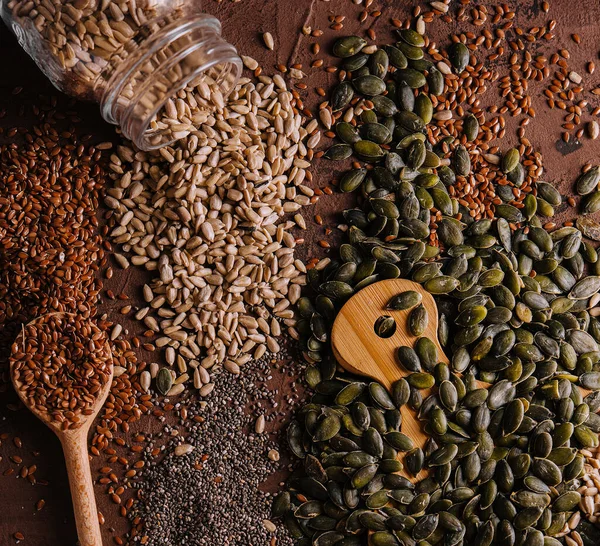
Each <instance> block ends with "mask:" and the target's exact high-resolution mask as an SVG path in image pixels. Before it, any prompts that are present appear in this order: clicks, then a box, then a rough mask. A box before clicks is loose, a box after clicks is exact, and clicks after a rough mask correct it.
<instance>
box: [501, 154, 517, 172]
mask: <svg viewBox="0 0 600 546" xmlns="http://www.w3.org/2000/svg"><path fill="white" fill-rule="evenodd" d="M520 160H521V156H520V154H519V150H517V149H516V148H511V149H510V150H508V151H507V152H506V153H505V154H504V155H503V156H502V165H501V166H502V172H504V173H510V172H511V171H513V170H514V169H515V168H516V167H517V165H518V164H519V161H520Z"/></svg>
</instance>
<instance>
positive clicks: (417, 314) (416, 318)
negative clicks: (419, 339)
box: [408, 304, 428, 336]
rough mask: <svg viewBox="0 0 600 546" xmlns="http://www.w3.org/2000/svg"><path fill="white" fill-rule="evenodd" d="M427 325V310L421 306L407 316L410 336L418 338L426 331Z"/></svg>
mask: <svg viewBox="0 0 600 546" xmlns="http://www.w3.org/2000/svg"><path fill="white" fill-rule="evenodd" d="M427 323H428V313H427V309H426V308H425V306H424V305H423V304H419V305H417V306H416V307H415V308H414V309H413V310H412V311H411V312H410V313H409V315H408V330H409V331H410V333H411V335H413V336H420V335H422V334H423V333H424V332H425V330H426V329H427Z"/></svg>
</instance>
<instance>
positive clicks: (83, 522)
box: [10, 313, 114, 546]
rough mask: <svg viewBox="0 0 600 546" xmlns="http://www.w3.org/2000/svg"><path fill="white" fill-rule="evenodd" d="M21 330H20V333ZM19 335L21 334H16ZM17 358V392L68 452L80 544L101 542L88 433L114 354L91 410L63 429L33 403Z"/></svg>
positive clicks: (107, 387)
mask: <svg viewBox="0 0 600 546" xmlns="http://www.w3.org/2000/svg"><path fill="white" fill-rule="evenodd" d="M51 315H53V316H57V317H60V318H63V319H65V320H73V319H74V315H72V314H69V313H51ZM48 316H49V315H44V316H42V317H39V318H37V319H35V320H33V321H31V322H30V323H29V324H28V325H27V326H35V325H36V324H37V323H39V322H42V321H43V320H45V319H46V318H47V317H48ZM21 335H22V334H19V336H21ZM17 339H18V338H17ZM106 354H107V355H110V344H109V343H108V342H107V343H106ZM14 362H15V361H14V359H11V366H10V375H11V380H12V382H13V386H14V388H15V390H16V391H17V395H18V396H19V398H20V399H21V401H22V402H23V404H24V405H25V406H26V407H27V408H28V409H29V410H30V411H31V412H32V413H33V414H34V415H35V416H36V417H37V418H38V419H39V420H40V421H42V422H43V423H44V424H45V425H46V426H48V427H49V428H50V429H51V430H52V431H53V432H54V433H55V434H56V436H58V439H59V440H60V443H61V445H62V448H63V452H64V455H65V462H66V466H67V473H68V476H69V486H70V489H71V497H72V499H73V510H74V512H75V521H76V524H77V535H78V537H79V543H80V545H81V546H102V535H101V533H100V524H99V522H98V509H97V508H96V499H95V497H94V484H93V482H92V474H91V471H90V461H89V455H88V444H87V437H88V432H89V430H90V427H91V425H92V423H93V421H94V419H95V418H96V416H97V415H98V413H99V412H100V410H101V409H102V406H103V405H104V402H105V401H106V398H107V397H108V394H109V392H110V387H111V384H112V379H113V375H114V367H113V361H112V357H111V358H110V362H109V365H108V371H109V376H108V378H107V380H106V382H105V383H104V385H103V386H102V388H101V390H100V391H98V393H97V397H96V399H95V401H94V404H93V405H92V407H91V408H90V411H89V414H87V415H83V414H81V415H80V421H79V423H78V425H77V427H73V428H68V429H64V430H63V428H62V427H61V423H60V422H59V421H55V420H52V419H51V418H50V415H49V414H48V412H45V411H43V410H42V409H41V408H39V407H37V406H35V405H32V403H31V400H30V399H28V398H27V397H26V396H25V393H24V392H23V391H22V390H21V387H22V384H21V383H20V382H19V381H18V380H17V379H16V378H15V374H14Z"/></svg>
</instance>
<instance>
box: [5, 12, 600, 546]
mask: <svg viewBox="0 0 600 546" xmlns="http://www.w3.org/2000/svg"><path fill="white" fill-rule="evenodd" d="M453 3H456V2H453ZM540 3H541V2H538V1H537V0H523V1H522V2H519V3H518V4H519V7H517V9H516V11H517V24H518V25H520V26H521V27H523V28H524V29H529V28H531V27H532V26H538V25H542V24H544V22H546V21H548V20H549V19H555V20H557V21H558V25H557V28H556V30H555V33H556V38H555V39H554V40H553V41H552V42H550V44H548V45H547V46H545V45H544V44H543V45H542V48H541V51H543V52H545V53H548V52H549V53H552V52H554V51H556V50H557V49H560V48H562V47H565V48H568V49H569V51H570V52H571V59H570V61H569V64H570V66H571V67H572V69H574V70H576V71H577V72H579V73H580V74H582V75H584V74H585V69H584V67H585V63H586V62H588V61H591V60H593V61H597V60H598V49H599V47H600V3H599V2H598V0H576V1H573V0H553V1H551V7H550V12H549V13H548V14H547V15H544V14H540V13H539V11H538V8H537V6H538V5H539V4H540ZM204 4H205V6H206V10H207V11H209V12H211V13H213V14H215V15H216V16H217V17H219V18H220V19H221V21H222V23H223V27H224V34H225V36H226V38H227V39H228V40H230V41H231V42H232V43H234V44H235V45H236V46H237V47H238V49H239V50H240V51H241V52H243V53H244V54H247V55H251V56H253V57H255V58H256V59H257V60H259V62H261V64H263V65H264V68H265V72H267V73H270V72H272V70H273V67H274V65H276V64H279V63H283V64H286V65H288V66H289V65H290V64H293V63H294V62H300V63H303V65H304V67H305V71H307V72H308V74H309V77H308V78H307V79H306V80H305V82H306V83H307V84H308V90H309V93H308V97H309V98H308V99H307V101H306V102H307V104H308V105H313V104H316V103H317V102H318V101H317V99H318V97H317V96H316V95H315V94H314V93H313V92H312V89H314V88H315V87H317V86H323V87H327V86H328V85H331V84H333V83H334V82H335V75H331V74H326V73H325V72H324V71H322V70H308V69H307V66H308V64H309V62H310V59H311V56H310V55H309V50H308V47H309V45H310V44H311V43H313V42H315V41H316V40H315V39H314V38H306V37H300V39H299V35H298V33H299V29H300V28H301V27H302V25H303V24H310V25H311V26H312V27H313V28H321V29H323V30H324V31H325V34H324V36H323V37H322V38H321V39H319V43H320V44H321V47H322V51H323V52H325V51H327V50H328V49H330V46H331V43H332V41H333V40H334V38H335V37H336V36H338V35H341V34H347V33H354V32H360V33H361V34H363V35H364V32H365V30H366V29H367V28H369V27H370V26H372V27H373V28H374V29H375V30H376V31H377V33H378V35H380V37H381V38H382V39H383V38H384V37H386V36H388V35H390V33H389V29H390V25H389V19H390V17H397V18H399V19H405V18H406V17H407V9H408V7H406V5H407V4H411V5H416V4H417V3H416V2H414V3H413V2H399V1H398V0H375V2H374V3H373V5H372V6H371V7H370V8H369V9H370V10H374V9H381V10H382V11H383V15H382V16H381V17H380V18H379V19H377V20H376V19H373V18H369V19H368V21H367V23H365V25H363V26H362V27H359V24H358V22H357V16H358V13H359V12H360V10H361V9H362V8H361V7H360V6H356V5H354V4H353V3H352V2H351V1H350V0H334V1H331V2H328V1H324V0H313V1H312V2H309V1H307V0H276V1H275V0H241V2H230V1H228V0H224V1H223V2H222V3H221V4H218V3H216V2H204ZM420 4H421V5H423V4H424V3H423V2H422V3H420ZM480 4H485V5H488V6H490V7H491V6H493V5H494V3H493V2H487V1H484V2H480ZM511 5H516V3H514V2H513V3H511ZM490 11H491V10H490ZM341 13H345V14H346V15H347V20H346V21H345V23H344V24H345V28H344V29H343V30H342V31H341V32H339V33H335V32H333V31H331V30H329V29H328V25H329V22H328V20H327V17H328V15H338V14H341ZM452 28H453V27H450V26H448V25H442V24H441V23H439V22H438V23H435V24H434V25H432V27H431V30H430V34H431V35H432V36H435V38H436V40H437V42H438V43H440V44H444V43H445V42H446V41H447V40H448V37H449V34H450V32H451V30H452ZM359 29H360V30H359ZM461 29H462V30H470V31H476V28H475V27H473V26H471V25H464V26H461ZM267 30H268V31H270V32H271V33H272V34H273V36H274V37H275V42H276V47H275V51H274V52H269V51H267V50H266V49H265V48H264V47H263V45H262V41H261V40H260V34H259V33H260V32H264V31H267ZM572 33H578V34H580V35H581V37H582V43H581V45H576V44H575V43H574V42H573V41H572V40H571V39H570V35H571V34H572ZM535 50H537V48H536V49H535ZM535 50H534V51H535ZM532 53H533V51H532ZM320 57H323V58H326V55H325V54H324V53H321V55H320ZM0 59H1V60H0V63H1V65H0V66H1V67H2V71H1V75H0V109H2V108H6V109H7V111H8V115H7V116H6V117H5V118H4V119H2V120H0V126H1V127H11V126H13V124H14V120H15V118H16V116H15V114H16V113H17V111H18V109H19V107H20V105H22V104H25V103H27V101H30V100H31V97H34V96H35V94H36V93H38V92H41V93H48V94H49V93H53V91H52V88H51V87H50V86H49V85H48V84H47V83H46V81H45V80H44V77H43V76H42V75H41V74H40V73H39V72H38V70H37V69H36V67H35V65H34V64H33V63H32V62H31V61H30V60H29V59H28V58H27V56H26V55H25V54H24V53H22V52H21V51H20V49H19V47H18V45H17V44H16V41H15V40H14V39H13V38H12V36H10V35H9V32H8V31H7V29H6V28H5V27H4V26H0ZM504 59H505V60H504V61H503V63H504V64H501V65H500V71H501V72H502V73H503V74H504V73H505V72H506V62H507V61H506V56H505V57H504ZM326 64H327V62H326ZM584 82H585V88H586V90H588V92H586V93H584V98H586V99H588V100H589V101H590V105H591V106H592V107H595V106H598V105H600V97H597V96H594V95H591V94H590V93H589V89H592V88H594V87H596V86H598V85H600V71H597V72H596V73H595V74H594V75H593V76H588V75H585V76H584ZM17 86H23V87H25V88H26V91H24V92H23V93H22V94H20V95H18V96H17V97H13V96H12V94H11V92H12V90H13V88H15V87H17ZM531 93H532V94H533V95H534V96H535V100H534V107H535V109H536V111H537V117H536V118H535V120H533V122H532V123H531V124H530V125H529V127H528V129H527V137H528V138H529V139H530V140H531V142H532V143H533V144H534V146H535V147H536V148H537V149H538V150H539V151H541V152H542V154H543V156H544V164H545V173H546V174H545V176H544V178H545V180H547V181H549V182H552V183H555V184H556V185H557V187H559V188H560V189H561V192H562V193H563V195H566V194H568V192H569V191H570V188H571V186H572V183H573V181H574V179H575V177H576V175H577V173H578V172H579V168H580V167H581V165H582V164H583V163H585V162H586V161H591V162H596V163H597V162H598V155H599V154H600V141H596V142H590V141H588V140H586V139H584V142H583V146H582V147H578V146H577V145H575V146H569V147H568V148H567V149H568V150H569V152H570V153H567V154H564V155H563V152H565V147H564V146H563V145H562V143H561V142H560V139H559V137H560V124H561V123H562V116H561V113H560V112H558V111H548V108H547V107H546V106H545V101H544V100H543V98H542V97H541V86H532V88H531ZM496 100H498V99H497V97H496V96H492V94H491V93H488V95H487V97H486V102H489V103H492V102H493V101H496ZM73 108H74V109H76V110H77V111H78V112H79V113H80V115H81V117H82V118H83V119H84V125H85V126H86V128H87V130H89V131H91V132H93V134H94V139H95V140H96V139H97V140H99V141H100V140H105V139H107V138H111V137H112V135H113V130H112V128H111V127H109V126H107V125H106V124H105V123H104V122H103V121H102V120H101V119H100V116H99V114H98V109H97V107H96V106H94V105H75V106H73ZM584 121H587V117H586V116H584ZM0 137H1V138H5V137H2V136H1V135H0ZM515 142H516V136H515V134H514V130H513V129H511V130H509V131H507V138H506V139H504V141H503V142H502V143H501V146H502V149H506V148H507V147H508V146H509V145H510V144H514V143H515ZM313 171H314V174H315V180H314V184H315V186H321V187H322V186H324V185H325V184H326V183H327V182H328V181H329V180H330V178H331V174H332V168H331V165H328V164H327V163H326V162H324V161H323V162H316V163H315V168H314V169H313ZM343 201H344V200H343V198H342V197H341V196H339V195H338V196H332V197H328V198H322V199H321V200H320V202H319V203H318V204H317V205H316V206H315V207H312V208H310V209H307V210H306V211H305V216H306V218H307V219H312V216H313V215H314V214H315V213H318V214H321V215H322V216H323V218H324V219H325V224H326V225H327V224H329V225H330V226H331V227H334V226H335V225H336V223H337V222H338V221H339V219H338V218H337V217H336V212H337V211H339V210H340V209H341V208H342V207H343ZM566 208H567V207H566V206H563V209H566ZM571 212H572V209H571ZM564 214H569V211H564V212H563V210H561V219H563V218H564ZM309 224H310V225H312V226H313V227H311V228H310V229H309V231H308V232H306V233H305V234H304V235H305V245H304V249H303V250H302V253H303V254H304V255H313V254H314V253H315V252H316V250H315V249H316V248H317V247H316V241H317V240H319V239H321V238H322V237H323V231H324V228H322V227H319V226H315V225H314V224H312V222H309ZM141 280H142V279H141V277H140V274H139V273H136V272H134V271H130V272H127V273H123V272H118V271H117V272H116V274H115V277H114V278H113V279H112V281H111V283H110V287H111V288H112V289H113V290H114V291H115V292H118V291H121V290H124V291H125V292H127V293H128V294H130V295H131V296H136V295H137V297H139V293H138V292H139V291H136V290H135V288H134V287H138V286H139V283H140V282H141ZM104 308H105V309H106V310H108V311H109V312H110V310H111V309H112V310H113V312H112V315H111V316H112V317H113V318H115V320H116V319H117V318H118V319H119V320H121V317H120V315H117V314H116V311H115V310H116V309H117V308H118V305H117V303H116V302H113V303H111V302H109V304H107V305H105V307H104ZM122 322H123V323H124V324H123V325H124V327H126V328H129V329H130V331H132V332H135V331H138V329H136V328H135V326H134V324H133V323H131V322H128V321H122ZM146 356H148V355H146ZM12 400H13V398H12V396H11V395H10V394H8V393H0V435H1V434H3V433H9V434H10V438H9V439H8V440H5V441H4V442H3V445H2V446H0V456H1V457H2V459H1V460H0V545H1V546H5V545H6V546H8V545H10V544H14V543H15V541H14V539H13V538H12V535H13V533H14V532H16V531H19V532H21V533H23V534H24V535H25V540H24V541H23V542H22V544H24V545H28V546H71V545H74V544H75V543H76V536H75V526H74V522H73V515H72V510H71V506H70V500H69V493H68V485H67V478H66V473H65V469H64V463H63V461H62V456H61V452H60V445H59V442H58V440H57V439H56V438H55V437H54V435H53V434H52V433H51V432H50V431H49V430H47V429H45V427H44V426H43V425H42V424H40V423H38V422H37V421H36V420H35V419H34V418H33V417H32V416H31V415H29V414H28V413H27V412H25V411H19V412H11V411H9V410H7V409H6V407H5V406H6V403H7V402H9V401H12ZM156 427H157V425H156V423H155V422H154V421H152V420H151V419H143V420H142V421H141V422H140V423H139V424H138V426H136V427H135V428H136V429H139V430H150V429H156ZM14 435H18V436H19V437H20V438H21V439H22V441H23V447H22V448H21V449H17V448H15V446H14V445H13V442H12V438H13V437H14ZM33 452H39V455H37V456H36V455H34V454H33ZM16 453H18V454H19V455H21V456H22V457H23V459H24V460H25V461H26V462H27V463H28V464H36V465H37V466H38V471H37V476H38V479H47V480H48V481H49V484H48V485H36V486H31V485H30V484H29V483H28V482H27V481H26V480H22V479H15V477H14V475H13V476H8V477H3V476H2V475H1V474H2V473H3V472H4V471H5V470H6V469H7V468H9V467H13V468H15V469H16V468H18V466H17V465H15V464H13V463H11V462H10V461H9V456H10V455H14V454H16ZM93 465H94V467H95V468H98V467H100V466H103V462H102V461H101V460H98V459H96V460H95V461H94V462H93ZM274 481H276V480H274ZM271 485H273V484H271ZM96 491H97V495H98V504H99V509H100V511H101V512H102V513H103V514H104V516H105V518H106V524H105V525H104V526H103V533H104V540H105V544H106V545H108V544H113V541H112V536H113V534H114V530H117V531H118V532H123V531H124V529H125V527H126V522H125V521H124V520H123V519H122V518H120V517H119V515H118V510H117V508H116V506H115V505H114V504H111V503H110V501H109V499H108V497H107V495H106V494H105V493H104V491H105V487H104V486H97V487H96ZM40 498H44V499H45V500H46V506H45V507H44V509H43V510H42V511H40V512H39V513H36V511H35V507H34V505H35V503H36V502H37V501H38V500H39V499H40ZM173 546H178V545H173ZM215 546H217V545H215ZM243 546H262V545H243Z"/></svg>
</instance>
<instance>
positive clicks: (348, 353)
mask: <svg viewBox="0 0 600 546" xmlns="http://www.w3.org/2000/svg"><path fill="white" fill-rule="evenodd" d="M406 290H414V291H415V292H418V293H419V294H421V296H422V301H421V303H422V304H423V305H424V306H425V309H427V314H428V317H429V320H428V323H427V328H426V329H425V332H423V336H424V337H428V338H429V339H431V341H433V343H434V344H435V346H436V347H437V350H438V360H439V361H440V362H445V363H446V364H449V360H448V357H447V356H446V355H445V354H444V350H443V349H442V346H441V345H440V342H439V340H438V333H437V332H438V310H437V305H436V304H435V301H434V299H433V296H432V295H431V294H430V293H429V292H427V291H426V290H425V289H423V287H422V286H421V285H420V284H418V283H416V282H413V281H409V280H406V279H388V280H385V281H379V282H376V283H373V284H370V285H369V286H367V287H366V288H363V289H362V290H361V291H360V292H358V293H357V294H355V295H354V296H352V297H351V298H350V299H349V300H348V301H347V302H346V303H345V304H344V306H343V307H342V309H341V310H340V312H339V313H338V315H337V317H336V319H335V321H334V323H333V329H332V332H331V345H332V348H333V354H334V355H335V357H336V359H337V361H338V362H339V364H340V365H341V366H342V367H343V368H344V369H345V370H347V371H349V372H351V373H353V374H358V375H365V376H367V377H371V378H373V379H375V380H376V381H379V383H381V384H382V385H383V386H384V387H386V388H387V389H388V390H389V389H390V387H391V386H392V384H393V383H394V382H395V381H397V380H398V379H401V378H402V377H405V376H407V375H410V372H409V371H407V370H405V369H404V368H403V367H402V366H401V365H400V363H399V362H398V359H397V356H396V353H397V350H398V347H401V346H402V345H408V346H409V347H413V346H414V344H415V342H416V340H417V339H418V338H417V337H416V336H413V335H411V334H410V332H409V331H408V330H407V328H406V321H407V318H408V314H409V313H410V311H411V310H410V309H407V310H406V311H393V310H390V309H386V306H387V304H388V302H389V301H390V299H391V298H393V297H394V296H397V295H398V294H400V293H401V292H405V291H406ZM382 315H388V316H391V317H392V318H393V319H394V320H395V321H396V332H395V333H394V334H393V335H392V336H391V337H388V338H381V337H379V336H378V335H377V334H376V333H375V328H374V326H375V321H376V320H377V319H378V318H379V317H381V316H382ZM485 385H487V384H485ZM400 411H401V413H402V431H403V432H404V433H405V434H407V435H408V436H410V437H411V438H412V440H413V441H414V443H415V445H416V446H418V447H423V445H424V444H425V441H426V440H427V435H426V434H425V433H424V432H423V430H422V426H421V424H420V423H419V421H418V420H417V418H416V416H415V412H414V411H413V410H411V409H410V408H409V407H408V406H406V405H405V406H403V407H402V408H401V410H400Z"/></svg>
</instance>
